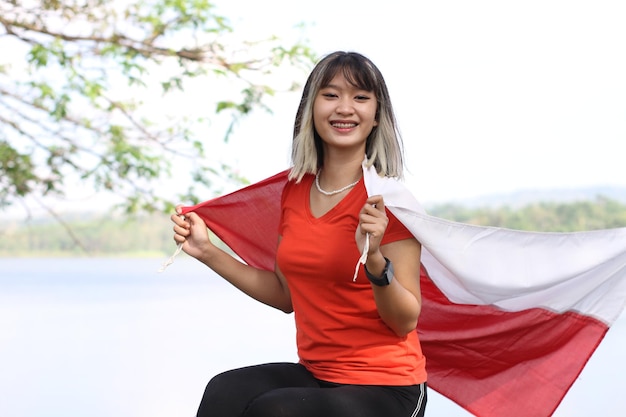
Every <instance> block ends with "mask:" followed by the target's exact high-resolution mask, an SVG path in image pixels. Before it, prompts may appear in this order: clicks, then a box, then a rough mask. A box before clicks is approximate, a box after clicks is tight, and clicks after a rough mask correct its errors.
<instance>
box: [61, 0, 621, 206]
mask: <svg viewBox="0 0 626 417" xmlns="http://www.w3.org/2000/svg"><path fill="white" fill-rule="evenodd" d="M215 3H216V4H217V11H218V13H220V14H222V15H224V16H227V17H228V18H229V19H230V20H231V24H232V26H233V27H234V29H235V34H236V35H237V36H238V37H240V38H242V39H248V40H250V39H260V38H264V37H266V36H269V35H277V36H278V37H280V38H282V39H284V40H285V43H289V42H291V41H295V40H296V38H295V37H296V36H303V37H305V38H307V39H309V42H310V45H311V47H312V48H313V50H314V51H316V52H317V53H318V54H319V55H320V56H322V55H324V54H326V53H328V52H332V51H334V50H353V51H358V52H361V53H363V54H365V55H367V56H369V57H370V58H371V59H372V60H373V61H374V62H375V63H376V64H377V65H378V66H379V68H380V69H381V71H382V72H383V74H384V76H385V78H386V81H387V84H388V86H389V89H390V92H391V96H392V100H393V103H394V106H395V110H396V113H397V116H398V121H399V124H400V130H401V132H402V134H403V138H404V142H405V146H406V157H407V168H408V170H409V172H408V178H407V182H408V184H409V185H410V186H411V188H412V190H413V192H414V193H415V195H416V197H417V198H418V200H420V201H421V202H423V203H432V202H441V201H450V200H462V199H466V198H471V197H477V196H481V195H486V194H492V193H509V192H514V191H517V190H525V189H550V188H554V187H558V188H575V187H583V186H605V185H609V186H611V185H613V186H626V166H625V164H624V159H625V158H624V156H623V153H624V151H623V148H624V144H625V143H626V77H625V76H624V74H626V25H624V24H623V22H624V21H626V2H623V1H622V0H527V1H523V2H521V1H503V0H472V1H466V0H438V1H417V2H408V1H404V0H388V1H386V2H380V1H372V0H342V1H336V0H316V1H309V2H306V1H304V2H300V1H298V2H296V1H291V2H286V1H284V0H264V1H257V0H238V1H233V0H215ZM302 23H303V24H304V29H303V32H298V31H297V30H295V29H294V27H296V26H298V25H300V24H302ZM305 77H306V74H303V75H302V80H301V81H302V82H304V79H305ZM208 93H210V92H207V91H202V90H201V89H190V90H187V91H186V92H185V101H186V102H187V103H190V104H191V105H192V106H194V107H197V108H199V107H202V106H203V105H205V100H206V97H207V95H210V94H208ZM299 95H300V93H299V92H298V93H293V94H290V95H279V96H278V97H277V98H276V99H275V100H274V101H273V102H272V109H273V115H268V114H256V115H254V116H253V117H250V118H248V119H246V120H245V122H244V123H242V124H241V125H240V126H239V127H238V128H237V130H236V133H235V135H234V137H233V138H232V140H231V141H230V143H229V144H228V146H220V147H218V149H215V148H214V147H213V148H212V150H214V153H217V154H219V157H220V160H221V161H223V162H225V163H228V164H230V165H231V166H235V167H239V170H240V173H241V174H242V175H244V176H245V177H247V178H248V179H249V180H251V181H252V182H254V181H258V180H260V179H263V178H265V177H267V176H270V175H273V174H274V173H276V172H278V171H279V170H282V169H285V168H287V167H288V166H289V152H290V144H291V134H292V128H293V118H294V115H295V110H296V106H297V103H298V100H299ZM159 107H160V108H161V110H163V111H167V110H171V111H176V110H177V109H178V107H177V105H176V104H171V102H165V103H164V104H162V105H161V104H159ZM206 108H207V110H209V112H210V111H212V107H211V105H209V104H206ZM259 113H260V112H259ZM222 134H223V130H219V132H218V133H216V135H215V136H220V135H222ZM187 171H188V170H187V167H186V166H182V167H181V168H179V169H178V170H177V174H178V175H179V176H180V178H183V179H182V180H178V181H179V182H178V183H176V182H172V183H173V184H174V185H175V186H176V187H179V188H182V189H185V188H187V184H186V182H187V181H189V175H188V172H187ZM183 183H184V184H183ZM167 184H168V183H163V185H162V186H163V187H164V189H168V188H166V187H168V186H167ZM170 184H171V183H170ZM68 186H69V187H72V185H71V184H69V185H68ZM170 189H171V190H172V191H171V194H172V197H173V196H174V195H175V194H176V192H175V189H174V188H173V187H170ZM93 193H94V191H93V190H82V191H81V192H79V193H78V196H72V195H70V196H69V197H70V198H69V199H68V201H69V202H67V203H65V204H69V205H71V207H72V208H77V207H78V206H79V205H80V204H81V203H82V204H84V205H86V206H90V207H93V206H94V204H98V203H100V202H101V201H102V199H103V198H104V201H109V199H110V198H111V197H110V196H104V197H103V196H100V198H95V199H94V198H93ZM166 193H167V192H166ZM83 195H86V196H88V197H89V198H84V199H83V197H82V196H83ZM166 196H167V195H166ZM96 197H98V196H96ZM209 197H211V196H207V198H209ZM94 200H98V201H94ZM181 203H185V202H181ZM59 204H60V206H59V207H61V206H62V205H63V204H62V203H59Z"/></svg>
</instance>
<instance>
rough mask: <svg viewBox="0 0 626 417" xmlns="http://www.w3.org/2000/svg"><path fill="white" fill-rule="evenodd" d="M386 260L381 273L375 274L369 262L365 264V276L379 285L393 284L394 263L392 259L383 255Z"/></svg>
mask: <svg viewBox="0 0 626 417" xmlns="http://www.w3.org/2000/svg"><path fill="white" fill-rule="evenodd" d="M383 259H384V261H385V265H384V267H383V268H382V272H381V273H380V274H374V273H372V271H370V270H369V269H368V267H367V264H365V265H363V267H364V269H365V276H366V277H367V279H368V280H369V281H370V282H371V283H372V284H373V285H375V286H377V287H385V286H387V285H389V284H391V281H392V280H393V265H392V263H391V261H390V260H389V259H387V258H385V257H383Z"/></svg>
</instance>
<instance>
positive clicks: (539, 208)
mask: <svg viewBox="0 0 626 417" xmlns="http://www.w3.org/2000/svg"><path fill="white" fill-rule="evenodd" d="M428 212H429V213H430V214H432V215H434V216H437V217H442V218H445V219H449V220H454V221H458V222H463V223H470V224H477V225H486V226H496V227H505V228H510V229H518V230H537V231H544V232H574V231H581V230H596V229H607V228H615V227H626V204H624V203H620V202H619V201H616V200H612V199H608V198H604V197H597V198H596V199H595V200H593V201H578V202H569V203H554V202H538V203H534V204H528V205H525V206H523V207H519V208H513V207H508V206H503V207H480V208H470V207H466V206H463V205H457V204H442V205H438V206H435V207H431V208H429V209H428ZM174 250H175V244H174V241H173V240H172V224H171V222H170V220H169V216H168V215H165V214H153V215H150V216H142V217H131V218H122V217H111V216H93V215H83V216H74V217H70V218H66V219H64V221H63V222H59V221H56V220H53V219H48V220H37V221H34V220H31V221H22V222H12V223H5V222H3V224H1V225H0V257H22V256H30V257H35V256H169V255H171V254H172V253H173V251H174Z"/></svg>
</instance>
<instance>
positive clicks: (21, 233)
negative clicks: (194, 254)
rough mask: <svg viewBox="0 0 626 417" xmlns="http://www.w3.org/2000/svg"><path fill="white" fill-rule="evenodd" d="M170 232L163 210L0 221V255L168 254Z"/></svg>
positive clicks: (169, 225) (169, 250) (170, 240)
mask: <svg viewBox="0 0 626 417" xmlns="http://www.w3.org/2000/svg"><path fill="white" fill-rule="evenodd" d="M172 236H173V232H172V223H171V222H170V220H169V216H168V215H165V214H152V215H147V216H135V217H130V218H123V217H121V216H116V217H111V216H108V215H107V216H104V215H98V216H96V215H93V214H83V215H73V216H70V217H69V218H64V219H63V221H62V222H61V221H59V220H55V219H45V220H43V219H40V220H31V221H22V222H13V223H10V224H8V225H7V224H2V225H0V256H2V257H18V256H19V257H21V256H30V257H34V256H64V255H67V256H165V255H166V254H168V256H169V255H171V254H172V253H173V252H174V250H175V249H176V245H175V243H174V240H173V239H172Z"/></svg>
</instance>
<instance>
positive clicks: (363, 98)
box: [354, 94, 371, 101]
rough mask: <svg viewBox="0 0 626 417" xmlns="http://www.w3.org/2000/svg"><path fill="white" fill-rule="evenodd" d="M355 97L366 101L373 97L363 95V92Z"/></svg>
mask: <svg viewBox="0 0 626 417" xmlns="http://www.w3.org/2000/svg"><path fill="white" fill-rule="evenodd" d="M354 98H355V100H359V101H366V100H369V99H370V98H371V97H370V96H366V95H363V94H359V95H358V96H356V97H354Z"/></svg>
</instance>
